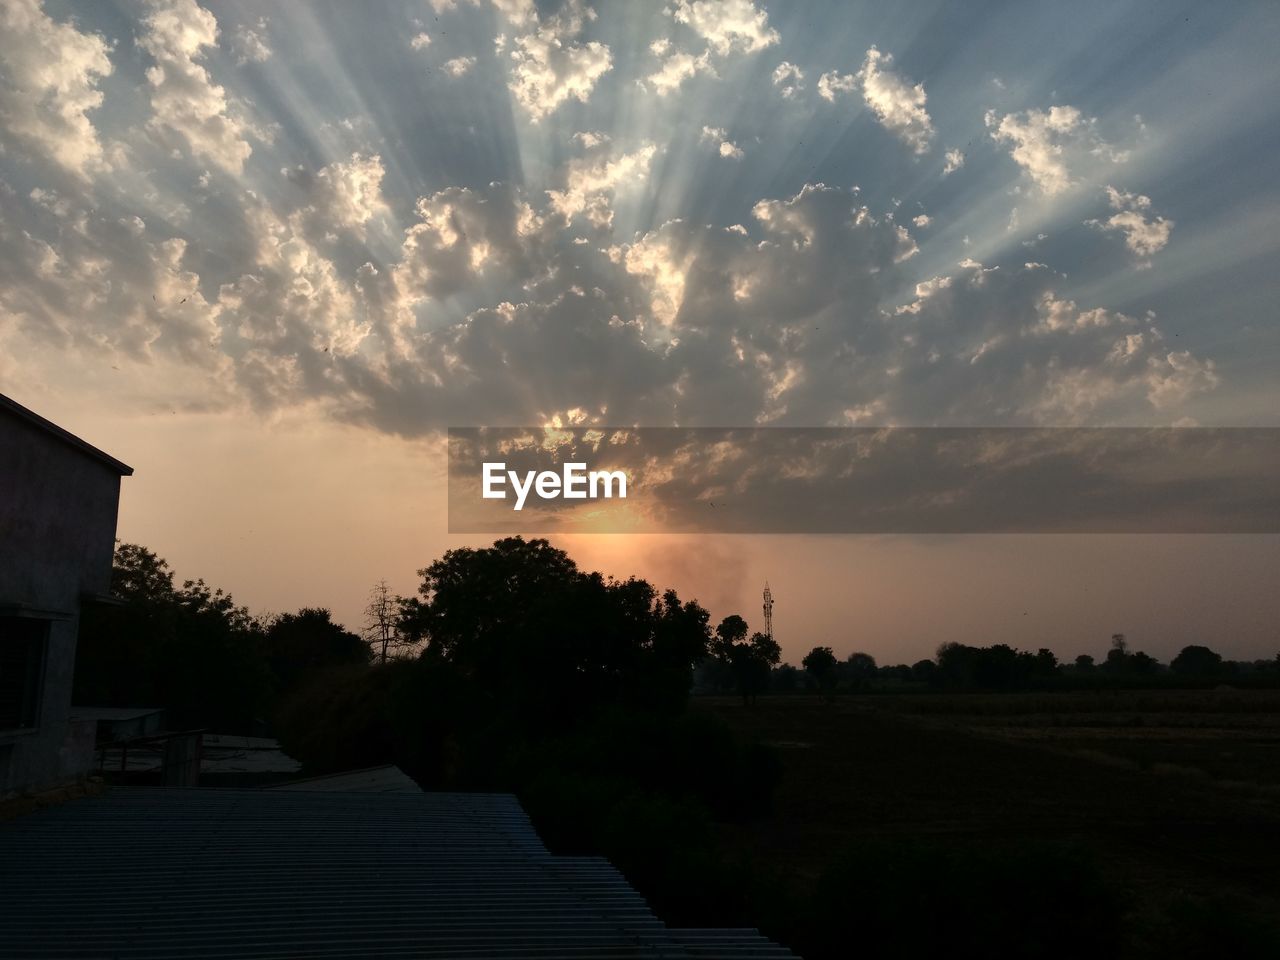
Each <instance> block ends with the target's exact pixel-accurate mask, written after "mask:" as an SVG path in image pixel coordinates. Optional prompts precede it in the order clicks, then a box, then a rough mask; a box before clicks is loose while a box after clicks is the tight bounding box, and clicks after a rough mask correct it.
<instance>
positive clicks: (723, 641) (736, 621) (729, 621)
mask: <svg viewBox="0 0 1280 960" xmlns="http://www.w3.org/2000/svg"><path fill="white" fill-rule="evenodd" d="M749 629H750V628H749V627H748V626H747V621H745V620H743V619H742V617H740V616H738V615H737V614H736V613H731V614H729V616H727V617H725V618H724V619H723V620H721V621H720V625H719V626H717V627H716V635H715V637H714V638H713V639H712V641H711V652H712V654H714V655H715V656H717V657H720V658H721V659H723V660H730V659H732V651H733V648H734V646H736V645H737V644H739V643H742V641H744V640H746V639H747V632H748V630H749Z"/></svg>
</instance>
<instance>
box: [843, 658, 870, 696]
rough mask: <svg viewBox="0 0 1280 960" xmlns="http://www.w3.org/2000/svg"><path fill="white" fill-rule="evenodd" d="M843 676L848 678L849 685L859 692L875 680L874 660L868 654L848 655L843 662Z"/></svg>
mask: <svg viewBox="0 0 1280 960" xmlns="http://www.w3.org/2000/svg"><path fill="white" fill-rule="evenodd" d="M845 674H846V676H848V678H849V685H850V686H851V687H853V689H855V690H861V689H862V688H863V687H865V686H866V685H867V684H868V683H870V682H871V681H872V680H874V679H875V678H876V675H877V668H876V658H875V657H873V656H871V654H869V653H851V654H849V658H848V659H847V660H846V661H845Z"/></svg>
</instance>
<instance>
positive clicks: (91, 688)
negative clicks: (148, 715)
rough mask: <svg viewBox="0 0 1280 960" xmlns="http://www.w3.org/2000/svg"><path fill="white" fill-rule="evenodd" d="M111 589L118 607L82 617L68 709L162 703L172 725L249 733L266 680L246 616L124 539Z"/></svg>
mask: <svg viewBox="0 0 1280 960" xmlns="http://www.w3.org/2000/svg"><path fill="white" fill-rule="evenodd" d="M111 590H112V593H113V594H114V595H115V596H116V597H117V598H119V599H120V600H122V601H123V603H121V604H119V605H111V606H108V605H102V604H94V605H92V606H90V607H89V608H87V609H86V610H85V613H84V616H83V619H82V620H81V624H80V630H79V639H78V642H77V651H76V672H75V687H74V694H73V696H74V698H75V702H76V703H81V704H85V705H94V706H119V707H162V708H164V710H165V712H166V715H167V722H168V724H169V726H170V727H172V728H184V727H208V728H211V729H214V730H217V731H218V732H223V733H247V732H251V731H253V730H255V729H256V728H257V725H258V722H259V721H260V720H261V719H262V718H263V717H264V716H265V714H266V712H267V707H268V702H269V699H270V695H271V678H270V672H269V670H268V666H267V662H266V657H265V655H264V650H263V635H262V630H261V627H260V625H259V624H258V623H257V622H256V621H255V620H254V619H253V617H251V616H250V615H249V612H248V610H246V609H245V608H244V607H241V606H237V605H236V603H235V601H234V600H233V599H232V598H231V596H230V594H227V593H225V592H224V591H222V590H220V589H213V588H210V587H209V586H208V585H207V584H206V583H205V582H204V581H203V580H187V581H184V582H183V584H182V586H181V587H175V586H174V583H173V572H172V571H171V570H170V569H169V564H168V563H167V562H166V561H165V560H163V559H162V558H160V557H158V556H157V555H156V554H155V553H153V552H152V551H150V550H148V549H146V548H145V547H142V546H139V545H137V544H132V543H121V544H118V545H117V547H116V552H115V557H114V559H113V563H112V570H111Z"/></svg>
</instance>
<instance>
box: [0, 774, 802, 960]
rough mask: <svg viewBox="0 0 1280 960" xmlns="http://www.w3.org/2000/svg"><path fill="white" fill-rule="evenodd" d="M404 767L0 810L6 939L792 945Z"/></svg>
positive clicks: (131, 954)
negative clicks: (565, 853)
mask: <svg viewBox="0 0 1280 960" xmlns="http://www.w3.org/2000/svg"><path fill="white" fill-rule="evenodd" d="M398 773H399V771H396V770H395V769H394V768H382V769H381V771H378V770H374V771H357V772H356V773H355V774H354V775H353V777H354V781H355V782H354V783H353V782H352V777H348V778H347V779H346V780H345V782H344V780H342V779H337V778H334V779H329V780H327V781H325V780H319V781H310V783H311V784H312V785H313V786H314V787H315V789H299V788H302V787H305V785H306V783H307V782H306V781H304V782H302V783H299V784H295V785H294V787H295V788H294V789H288V790H281V789H271V790H204V789H194V790H178V789H171V790H164V789H150V788H114V789H111V790H109V791H108V792H107V793H106V794H105V795H104V796H102V797H98V798H93V799H84V800H78V801H74V802H71V803H67V804H65V805H63V806H60V807H54V808H49V809H45V810H41V811H39V812H37V813H34V814H31V815H29V816H25V817H21V818H18V819H16V820H13V821H9V822H7V823H4V824H0V888H3V889H4V890H5V896H4V897H2V898H0V929H3V930H4V931H5V933H4V945H5V946H4V949H5V950H6V951H7V952H8V953H9V955H11V956H22V957H30V958H33V960H34V958H45V957H48V958H52V957H62V958H66V957H106V956H110V957H114V958H121V960H128V958H143V957H148V958H156V957H175V956H182V957H200V958H247V957H257V958H268V957H298V956H305V957H449V958H459V957H493V958H502V957H548V958H551V957H554V958H564V960H570V958H588V957H591V958H606V957H720V958H738V957H758V958H769V957H790V956H792V954H791V953H790V952H788V951H787V950H785V949H784V948H782V947H779V946H777V945H776V944H773V943H770V942H769V941H768V940H765V939H764V938H763V937H761V936H760V935H759V934H758V933H756V932H755V931H754V930H674V929H670V928H668V927H666V926H665V925H664V924H663V923H662V922H661V921H659V920H658V919H657V918H656V917H655V916H654V915H653V914H652V913H651V912H650V910H649V908H648V906H647V904H646V903H645V902H644V900H643V899H642V898H641V897H640V896H639V894H637V893H636V892H635V891H634V890H633V889H631V887H630V886H629V885H628V884H627V882H626V880H625V879H624V878H623V877H622V875H621V874H620V873H618V871H617V870H615V869H614V868H613V867H612V866H611V865H610V864H609V863H608V861H606V860H603V859H600V858H596V857H557V856H552V855H551V853H550V852H549V851H548V850H547V849H546V848H545V847H544V846H543V844H542V842H541V840H540V839H539V838H538V836H537V834H536V833H535V832H534V830H533V827H532V826H531V824H530V823H529V820H528V818H527V817H526V815H525V813H524V811H523V809H522V808H521V807H520V804H519V803H518V802H517V800H516V799H515V798H514V797H513V796H511V795H508V794H476V793H423V792H422V791H420V790H414V791H412V792H410V791H407V790H405V791H404V792H399V790H398V789H397V788H401V789H402V788H404V786H405V784H404V782H403V781H402V780H400V778H399V777H397V776H396V774H398ZM401 776H403V775H401ZM362 781H364V782H362ZM410 782H411V781H410ZM335 786H347V787H353V789H333V787H335ZM361 786H364V787H366V788H368V790H372V791H373V792H368V790H362V789H360V787H361ZM388 787H391V788H393V789H392V790H391V791H390V792H388V789H387V788H388Z"/></svg>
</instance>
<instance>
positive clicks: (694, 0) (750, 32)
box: [668, 0, 780, 56]
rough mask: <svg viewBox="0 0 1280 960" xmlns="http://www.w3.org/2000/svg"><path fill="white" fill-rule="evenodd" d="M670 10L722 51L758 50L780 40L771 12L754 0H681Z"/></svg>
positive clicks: (714, 48)
mask: <svg viewBox="0 0 1280 960" xmlns="http://www.w3.org/2000/svg"><path fill="white" fill-rule="evenodd" d="M668 13H669V14H670V15H671V16H672V17H673V18H674V19H675V21H676V22H677V23H683V24H687V25H688V26H689V27H691V28H692V29H693V31H694V32H695V33H697V34H698V36H700V37H702V39H704V40H705V41H706V42H707V45H708V47H709V48H710V49H711V50H714V51H715V52H716V53H717V54H718V55H720V56H725V55H726V54H728V53H730V52H739V53H755V52H757V51H759V50H764V49H765V48H767V47H770V46H772V45H773V44H775V43H777V42H778V40H779V39H780V38H779V36H778V31H777V30H774V29H773V28H772V27H770V26H769V15H768V14H767V13H766V12H765V11H764V10H759V9H757V8H756V6H755V4H754V3H753V2H752V0H677V2H676V3H675V5H674V6H673V7H669V8H668Z"/></svg>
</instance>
